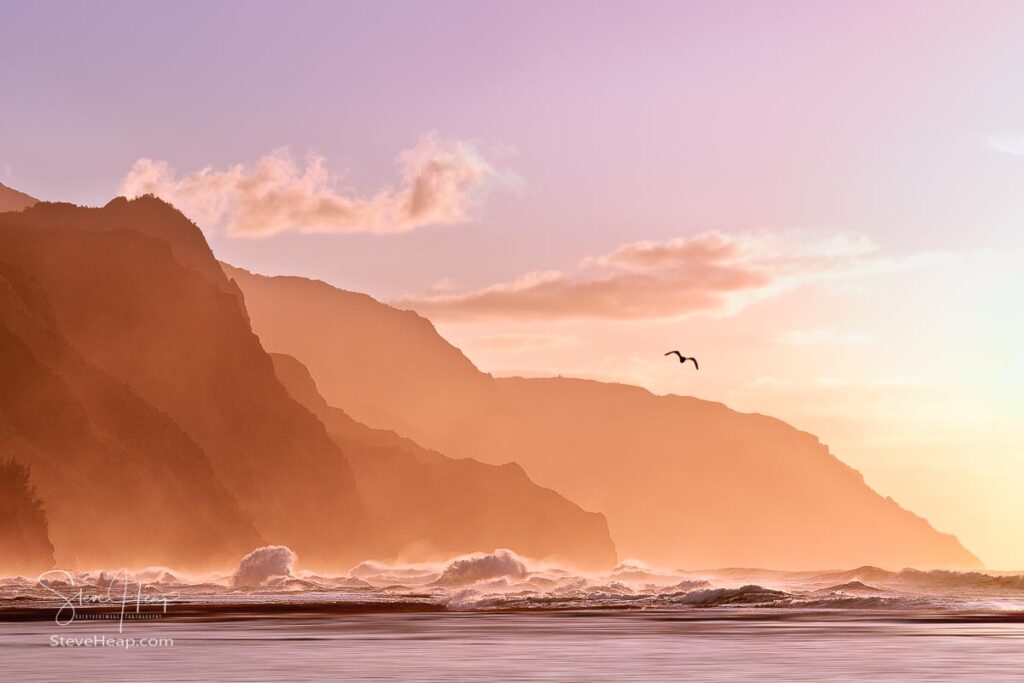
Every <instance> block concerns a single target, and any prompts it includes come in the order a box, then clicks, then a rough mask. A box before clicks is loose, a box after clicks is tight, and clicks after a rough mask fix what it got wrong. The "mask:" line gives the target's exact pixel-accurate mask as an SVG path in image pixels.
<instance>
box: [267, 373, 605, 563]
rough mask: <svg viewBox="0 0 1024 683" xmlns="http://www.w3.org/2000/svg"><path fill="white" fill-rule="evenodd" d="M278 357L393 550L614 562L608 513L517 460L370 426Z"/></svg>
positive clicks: (430, 555)
mask: <svg viewBox="0 0 1024 683" xmlns="http://www.w3.org/2000/svg"><path fill="white" fill-rule="evenodd" d="M272 357H273V359H274V367H275V368H276V370H277V376H278V377H279V378H280V379H281V381H282V383H283V384H284V385H285V387H286V388H287V389H288V392H289V393H290V394H291V395H292V396H293V397H294V398H295V399H296V400H297V401H299V402H300V403H302V404H303V405H304V406H306V407H307V408H308V409H309V410H310V411H312V412H313V413H314V414H316V415H317V417H319V418H320V419H321V421H322V422H323V423H324V424H325V425H326V426H327V430H328V432H329V433H330V434H331V436H332V437H333V438H334V440H335V441H336V442H337V443H338V445H339V446H340V447H341V448H342V450H343V451H344V452H345V455H346V456H347V457H348V459H349V462H350V463H351V464H352V468H353V471H354V472H355V477H356V484H357V485H358V486H359V490H360V491H361V492H362V493H363V496H364V498H365V499H366V501H367V505H368V507H369V508H370V510H371V512H372V513H373V514H374V515H375V516H376V517H377V518H378V519H379V520H380V522H381V524H380V528H381V531H380V533H381V537H382V541H383V543H384V548H383V552H385V554H386V555H388V556H391V557H402V558H404V559H407V560H431V559H447V558H450V557H452V556H454V555H460V554H464V553H469V552H474V551H490V550H494V549H495V548H510V549H512V550H514V551H515V552H517V553H519V554H521V555H524V556H527V557H532V558H537V559H542V558H547V559H551V560H557V561H561V562H563V563H568V564H572V565H575V566H578V567H583V568H608V567H611V566H612V565H614V564H615V561H616V556H615V548H614V546H613V544H612V542H611V538H610V537H609V535H608V525H607V522H606V521H605V519H604V516H603V515H600V514H595V513H591V512H585V511H584V510H582V509H580V508H579V507H578V506H577V505H575V504H574V503H572V502H570V501H568V500H566V499H565V498H563V497H562V496H561V495H559V494H558V493H556V492H554V491H552V490H550V489H545V488H541V487H539V486H537V485H536V484H534V483H533V482H532V481H531V480H530V479H529V477H527V476H526V473H525V472H524V471H523V469H522V468H521V467H520V466H519V465H516V464H512V463H509V464H506V465H501V466H498V465H488V464H484V463H481V462H478V461H476V460H472V459H468V458H465V459H460V460H455V459H452V458H448V457H445V456H443V455H441V454H440V453H437V452H434V451H430V450H427V449H425V448H422V447H420V446H419V445H417V444H416V443H414V442H412V441H410V440H409V439H405V438H402V437H400V436H398V435H397V434H395V433H394V432H390V431H384V430H377V429H371V428H369V427H366V426H365V425H363V424H361V423H359V422H356V421H355V420H353V419H352V418H351V417H349V416H348V415H347V414H345V412H344V411H342V410H340V409H338V408H333V407H331V406H329V405H328V404H327V402H326V401H325V400H324V398H323V397H322V396H321V395H320V393H319V392H318V390H317V388H316V384H315V383H314V381H313V379H312V377H310V375H309V372H308V371H307V369H306V368H305V366H303V365H302V364H301V363H299V361H297V360H295V359H294V358H292V357H291V356H287V355H283V354H272Z"/></svg>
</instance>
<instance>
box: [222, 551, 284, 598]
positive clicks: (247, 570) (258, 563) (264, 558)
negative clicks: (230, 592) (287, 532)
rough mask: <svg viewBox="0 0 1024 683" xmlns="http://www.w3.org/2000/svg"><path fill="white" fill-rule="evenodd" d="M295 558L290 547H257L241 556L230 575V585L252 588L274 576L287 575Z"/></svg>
mask: <svg viewBox="0 0 1024 683" xmlns="http://www.w3.org/2000/svg"><path fill="white" fill-rule="evenodd" d="M296 559H297V558H296V557H295V553H293V552H292V550H291V548H287V547H285V546H283V545H267V546H263V547H262V548H257V549H256V550H253V551H252V552H251V553H249V554H248V555H246V556H245V557H243V558H242V561H241V562H240V563H239V565H238V569H237V570H235V573H234V575H233V576H232V577H231V585H232V587H234V588H252V587H256V586H261V585H263V584H265V583H267V582H268V581H269V580H270V579H272V578H275V577H289V576H291V575H292V567H293V566H295V560H296Z"/></svg>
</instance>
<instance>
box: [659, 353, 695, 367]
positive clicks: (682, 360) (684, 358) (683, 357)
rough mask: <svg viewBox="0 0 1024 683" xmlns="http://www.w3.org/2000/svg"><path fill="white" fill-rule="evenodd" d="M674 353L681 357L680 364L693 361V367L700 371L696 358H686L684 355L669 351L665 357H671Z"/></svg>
mask: <svg viewBox="0 0 1024 683" xmlns="http://www.w3.org/2000/svg"><path fill="white" fill-rule="evenodd" d="M673 353H674V354H676V355H677V356H679V362H680V363H685V362H686V361H688V360H692V361H693V367H695V368H697V369H698V370H700V366H699V365H697V359H696V358H687V357H686V356H684V355H683V354H681V353H679V352H678V351H669V352H668V353H666V354H665V355H666V356H671V355H672V354H673Z"/></svg>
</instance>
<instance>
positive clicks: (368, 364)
mask: <svg viewBox="0 0 1024 683" xmlns="http://www.w3.org/2000/svg"><path fill="white" fill-rule="evenodd" d="M225 268H226V272H228V274H229V275H230V276H231V277H232V278H233V279H235V281H236V282H237V283H238V284H239V286H240V287H241V289H242V291H243V292H244V294H245V300H246V306H247V309H248V311H249V315H250V318H251V321H252V325H253V329H254V330H255V331H256V333H257V334H259V336H260V339H261V340H262V342H263V345H264V346H265V347H266V348H267V349H268V350H271V351H275V352H281V353H287V354H290V355H292V356H294V357H296V358H297V359H299V360H300V361H301V362H302V363H304V364H305V365H306V366H307V367H308V368H309V370H310V372H311V374H312V375H313V377H314V378H315V379H316V382H317V386H318V387H319V389H320V391H321V393H322V394H323V395H324V396H325V397H326V400H327V402H328V403H330V404H331V405H335V406H338V407H340V408H343V409H344V410H345V411H346V412H348V413H349V414H350V415H352V417H353V418H355V419H357V420H360V421H362V422H365V423H367V424H370V425H372V426H374V427H380V428H386V429H394V430H396V431H398V432H400V433H402V434H403V435H405V436H408V437H410V438H412V439H414V440H415V441H416V442H418V443H421V444H423V445H424V446H426V447H429V448H435V449H437V450H439V451H441V452H444V453H446V454H448V455H451V456H454V457H474V458H477V459H479V460H482V461H485V462H491V463H504V462H508V461H513V460H514V461H516V462H519V463H521V464H522V465H523V467H524V468H525V469H526V472H527V473H528V474H529V476H530V478H532V479H533V480H534V481H536V482H537V483H538V484H540V485H542V486H549V487H551V488H553V489H555V490H557V491H558V492H559V493H561V494H563V495H565V496H567V497H568V498H569V499H570V500H573V501H574V502H576V503H578V504H580V505H581V506H583V507H584V508H585V509H588V510H595V511H600V512H604V513H605V514H606V516H607V518H608V524H609V527H610V529H611V532H612V539H613V540H614V541H615V544H616V547H617V549H618V551H619V554H620V555H621V556H625V557H639V558H642V559H644V560H647V561H651V562H656V563H663V564H671V565H677V566H688V567H697V566H730V565H732V566H762V567H775V568H820V567H846V566H856V565H861V564H875V565H881V566H886V567H894V568H901V567H904V566H917V567H977V566H979V564H980V563H979V562H978V560H977V558H975V557H974V556H973V555H971V553H969V552H968V551H967V550H965V549H964V548H963V546H961V545H960V543H959V542H958V541H957V539H956V538H955V537H953V536H951V535H947V534H942V533H939V532H937V531H935V530H934V529H933V528H932V527H931V526H930V525H929V524H928V522H927V521H925V520H924V519H922V518H920V517H918V516H916V515H914V514H912V513H910V512H908V511H906V510H904V509H902V508H901V507H899V506H898V505H897V504H896V503H895V502H894V501H892V500H891V499H889V498H883V497H882V496H880V495H878V494H877V493H875V492H874V491H873V490H872V489H870V488H869V487H868V486H867V485H866V484H865V483H864V481H863V478H862V477H861V475H860V474H858V473H857V472H856V471H855V470H853V469H851V468H850V467H848V466H846V465H845V464H843V463H842V462H840V461H839V460H838V459H836V458H835V457H834V456H833V455H831V454H830V453H829V451H828V449H827V447H825V446H824V445H822V444H821V443H820V442H819V441H818V439H817V438H815V437H814V436H812V435H810V434H807V433H804V432H801V431H798V430H796V429H794V428H793V427H791V426H789V425H787V424H785V423H784V422H782V421H780V420H776V419H773V418H770V417H765V416H762V415H753V414H743V413H738V412H735V411H732V410H730V409H728V408H727V407H725V406H723V405H721V404H718V403H712V402H708V401H701V400H698V399H696V398H687V397H678V396H655V395H653V394H651V393H649V392H647V391H646V390H643V389H640V388H637V387H631V386H626V385H615V384H603V383H599V382H593V381H585V380H573V379H562V378H554V379H493V378H491V377H490V376H489V375H486V374H484V373H481V372H479V371H478V370H477V369H476V368H475V367H474V366H473V365H472V363H470V362H469V360H468V359H467V358H466V357H465V356H464V355H463V354H462V353H461V352H459V351H458V349H456V348H454V347H453V346H451V345H450V344H448V343H447V342H445V341H444V340H443V339H441V338H440V336H439V335H438V334H437V333H436V331H435V330H434V328H433V326H432V325H431V324H430V323H429V322H428V321H427V320H425V319H423V318H421V317H420V316H418V315H416V314H415V313H412V312H409V311H399V310H396V309H393V308H391V307H389V306H386V305H384V304H382V303H379V302H377V301H374V300H373V299H371V298H370V297H367V296H365V295H362V294H354V293H351V292H346V291H342V290H338V289H335V288H332V287H330V286H328V285H326V284H324V283H322V282H316V281H310V280H306V279H303V278H295V277H273V278H270V277H263V276H258V275H252V274H249V273H246V272H245V271H241V270H238V269H234V268H231V267H225Z"/></svg>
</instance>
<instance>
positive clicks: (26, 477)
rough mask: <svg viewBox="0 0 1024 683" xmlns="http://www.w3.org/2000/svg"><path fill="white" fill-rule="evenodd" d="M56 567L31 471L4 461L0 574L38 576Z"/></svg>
mask: <svg viewBox="0 0 1024 683" xmlns="http://www.w3.org/2000/svg"><path fill="white" fill-rule="evenodd" d="M52 566H53V545H52V544H51V543H50V537H49V534H48V531H47V525H46V512H45V511H44V510H43V506H42V503H40V502H39V499H38V498H37V497H36V493H35V490H34V489H33V487H32V482H31V476H30V471H29V468H28V467H27V466H25V465H23V464H20V463H17V462H15V461H14V460H11V459H0V572H3V573H6V574H28V575H32V574H36V573H39V572H42V571H45V570H47V569H49V568H51V567H52Z"/></svg>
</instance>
